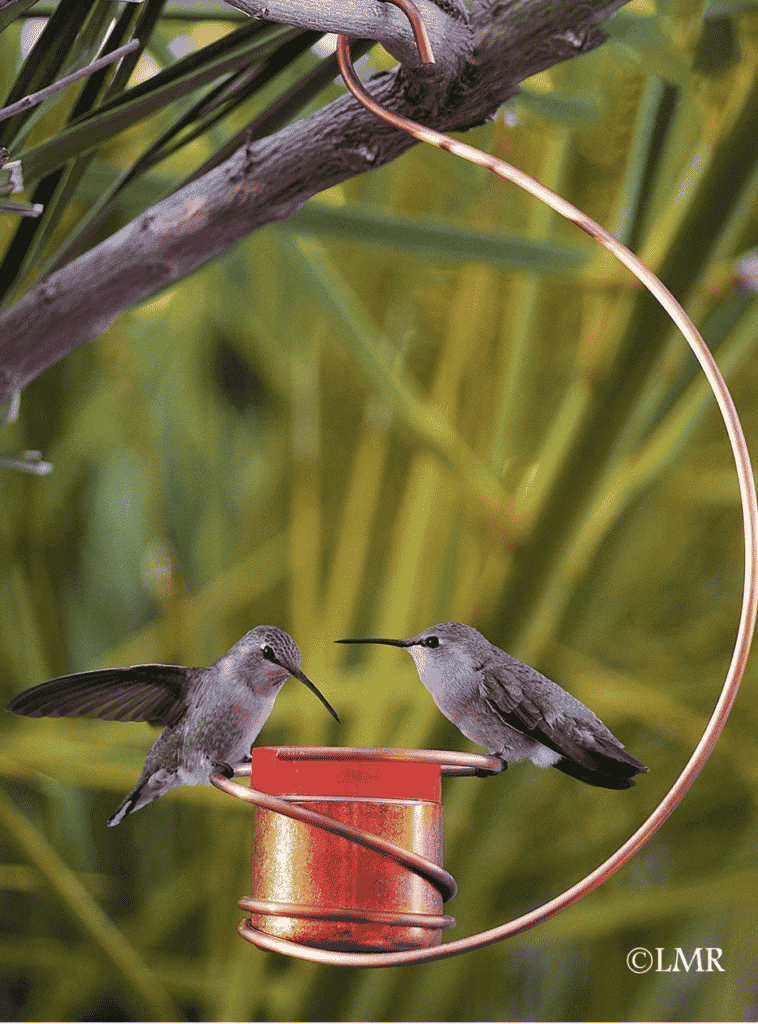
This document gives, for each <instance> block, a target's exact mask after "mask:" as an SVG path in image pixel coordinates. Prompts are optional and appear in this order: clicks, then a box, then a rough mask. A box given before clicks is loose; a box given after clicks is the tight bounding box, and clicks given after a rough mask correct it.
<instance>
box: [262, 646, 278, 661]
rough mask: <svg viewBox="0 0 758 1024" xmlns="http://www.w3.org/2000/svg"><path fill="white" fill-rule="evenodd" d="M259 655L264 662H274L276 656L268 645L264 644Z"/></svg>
mask: <svg viewBox="0 0 758 1024" xmlns="http://www.w3.org/2000/svg"><path fill="white" fill-rule="evenodd" d="M261 654H262V655H263V657H264V658H265V659H266V661H276V655H275V654H274V651H273V649H272V648H271V647H269V645H268V644H266V645H265V646H264V647H261Z"/></svg>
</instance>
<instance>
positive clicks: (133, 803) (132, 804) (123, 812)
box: [108, 786, 150, 827]
mask: <svg viewBox="0 0 758 1024" xmlns="http://www.w3.org/2000/svg"><path fill="white" fill-rule="evenodd" d="M141 788H142V787H141V786H137V788H136V789H133V790H132V792H131V793H130V794H129V796H127V797H124V799H123V800H122V801H121V803H120V804H119V805H118V807H117V808H116V810H115V811H114V812H113V814H112V815H111V816H110V818H108V824H109V825H110V826H111V827H113V826H114V825H118V823H119V822H120V821H123V819H124V818H125V817H126V816H127V814H131V813H132V811H136V810H138V802H139V795H140V789H141ZM149 802H150V801H149V800H143V802H142V803H141V804H139V807H144V805H145V804H146V803H149Z"/></svg>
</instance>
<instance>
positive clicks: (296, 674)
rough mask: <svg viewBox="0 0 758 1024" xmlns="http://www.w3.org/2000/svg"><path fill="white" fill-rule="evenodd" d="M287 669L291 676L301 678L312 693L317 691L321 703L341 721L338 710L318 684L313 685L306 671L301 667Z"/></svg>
mask: <svg viewBox="0 0 758 1024" xmlns="http://www.w3.org/2000/svg"><path fill="white" fill-rule="evenodd" d="M287 671H288V672H289V674H290V675H291V676H294V678H295V679H299V680H300V682H301V683H305V685H306V686H307V687H308V689H309V690H310V691H311V693H315V694H316V696H317V697H318V699H319V700H320V701H321V703H322V704H323V705H324V707H325V708H326V710H327V711H328V712H329V714H330V715H331V716H332V717H333V718H335V719H336V720H337V721H338V722H339V720H340V716H339V715H338V714H337V712H336V711H335V710H334V708H333V707H332V705H331V704H330V703H329V701H328V700H327V699H326V697H325V696H324V695H323V693H322V692H321V690H319V689H318V688H317V687H316V686H314V685H313V683H312V682H311V681H310V679H309V678H308V676H307V675H306V674H305V672H301V671H300V669H292V668H288V669H287Z"/></svg>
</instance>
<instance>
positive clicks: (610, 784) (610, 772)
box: [553, 757, 647, 789]
mask: <svg viewBox="0 0 758 1024" xmlns="http://www.w3.org/2000/svg"><path fill="white" fill-rule="evenodd" d="M598 760H599V758H598ZM603 761H604V764H603V768H605V769H606V770H605V771H602V770H600V768H598V769H596V770H595V769H592V768H588V767H587V766H586V765H583V764H577V762H576V761H572V760H571V759H570V758H568V757H562V758H561V759H560V761H556V762H555V764H554V765H553V768H557V769H558V771H559V772H563V773H564V775H570V776H571V777H572V778H574V779H579V781H580V782H586V783H587V784H588V785H589V786H602V787H603V788H604V789H630V788H631V787H632V786H633V785H634V784H635V781H636V780H635V779H634V776H635V775H639V774H640V772H646V771H647V768H646V767H645V766H644V765H643V764H640V762H639V761H635V763H634V764H629V763H627V762H626V761H613V760H611V759H610V758H603Z"/></svg>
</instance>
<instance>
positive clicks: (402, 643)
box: [334, 636, 413, 647]
mask: <svg viewBox="0 0 758 1024" xmlns="http://www.w3.org/2000/svg"><path fill="white" fill-rule="evenodd" d="M334 642H335V644H387V645H388V646H389V647H412V646H413V644H412V643H411V642H410V640H387V639H385V638H384V637H380V636H375V637H371V638H368V637H355V638H353V639H352V640H335V641H334Z"/></svg>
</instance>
